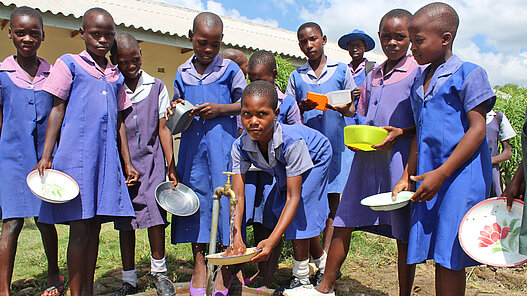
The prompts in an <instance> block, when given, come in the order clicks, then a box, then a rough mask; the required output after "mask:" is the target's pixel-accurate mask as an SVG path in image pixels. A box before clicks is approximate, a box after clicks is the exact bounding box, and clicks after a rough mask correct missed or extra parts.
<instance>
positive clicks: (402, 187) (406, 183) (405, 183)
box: [392, 176, 412, 201]
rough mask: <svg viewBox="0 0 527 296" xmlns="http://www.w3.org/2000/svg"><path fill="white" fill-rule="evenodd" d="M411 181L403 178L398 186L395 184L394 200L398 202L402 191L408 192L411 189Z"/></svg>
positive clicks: (393, 190)
mask: <svg viewBox="0 0 527 296" xmlns="http://www.w3.org/2000/svg"><path fill="white" fill-rule="evenodd" d="M410 182H411V180H410V179H408V178H406V177H405V176H403V177H402V178H401V180H399V182H397V184H395V186H393V189H392V200H394V201H395V200H396V199H397V194H398V193H399V192H401V191H408V190H410V189H411V185H412V184H411V183H410Z"/></svg>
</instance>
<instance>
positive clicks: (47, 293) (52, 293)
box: [40, 275, 64, 296]
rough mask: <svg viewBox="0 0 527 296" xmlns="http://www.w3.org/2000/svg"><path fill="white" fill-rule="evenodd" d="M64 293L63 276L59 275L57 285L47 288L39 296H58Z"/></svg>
mask: <svg viewBox="0 0 527 296" xmlns="http://www.w3.org/2000/svg"><path fill="white" fill-rule="evenodd" d="M62 292H64V276H62V275H59V283H58V284H56V285H53V286H50V287H47V288H46V289H45V290H44V291H43V292H42V293H41V294H40V296H59V295H62Z"/></svg>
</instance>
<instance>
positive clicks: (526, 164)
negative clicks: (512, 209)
mask: <svg viewBox="0 0 527 296" xmlns="http://www.w3.org/2000/svg"><path fill="white" fill-rule="evenodd" d="M525 114H527V110H526V112H525ZM521 141H522V160H523V171H524V172H527V117H526V118H525V120H524V122H523V127H522V131H521ZM523 182H525V183H526V184H527V174H524V175H523ZM523 196H527V187H526V188H525V192H524V195H523ZM519 241H520V249H519V251H520V254H523V255H527V206H525V205H524V206H523V215H522V224H521V227H520V235H519Z"/></svg>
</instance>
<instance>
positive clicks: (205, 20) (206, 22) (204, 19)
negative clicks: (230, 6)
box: [192, 11, 223, 32]
mask: <svg viewBox="0 0 527 296" xmlns="http://www.w3.org/2000/svg"><path fill="white" fill-rule="evenodd" d="M201 25H203V26H206V27H208V28H219V29H221V31H222V32H223V21H222V20H221V18H220V17H219V16H218V15H217V14H215V13H212V12H208V11H205V12H201V13H199V14H198V15H196V17H195V18H194V22H192V31H194V32H196V31H197V30H198V27H199V26H201Z"/></svg>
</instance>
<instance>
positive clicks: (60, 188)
mask: <svg viewBox="0 0 527 296" xmlns="http://www.w3.org/2000/svg"><path fill="white" fill-rule="evenodd" d="M26 183H27V186H28V187H29V189H30V190H31V192H33V194H34V195H35V196H36V197H38V198H40V199H42V200H43V201H46V202H50V203H66V202H68V201H70V200H72V199H74V198H75V197H77V196H78V195H79V185H78V184H77V182H75V180H73V178H72V177H70V176H68V175H66V174H64V173H63V172H60V171H56V170H50V169H45V170H44V177H42V178H40V176H39V175H38V171H37V170H35V171H32V172H31V173H29V174H28V175H27V178H26Z"/></svg>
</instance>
